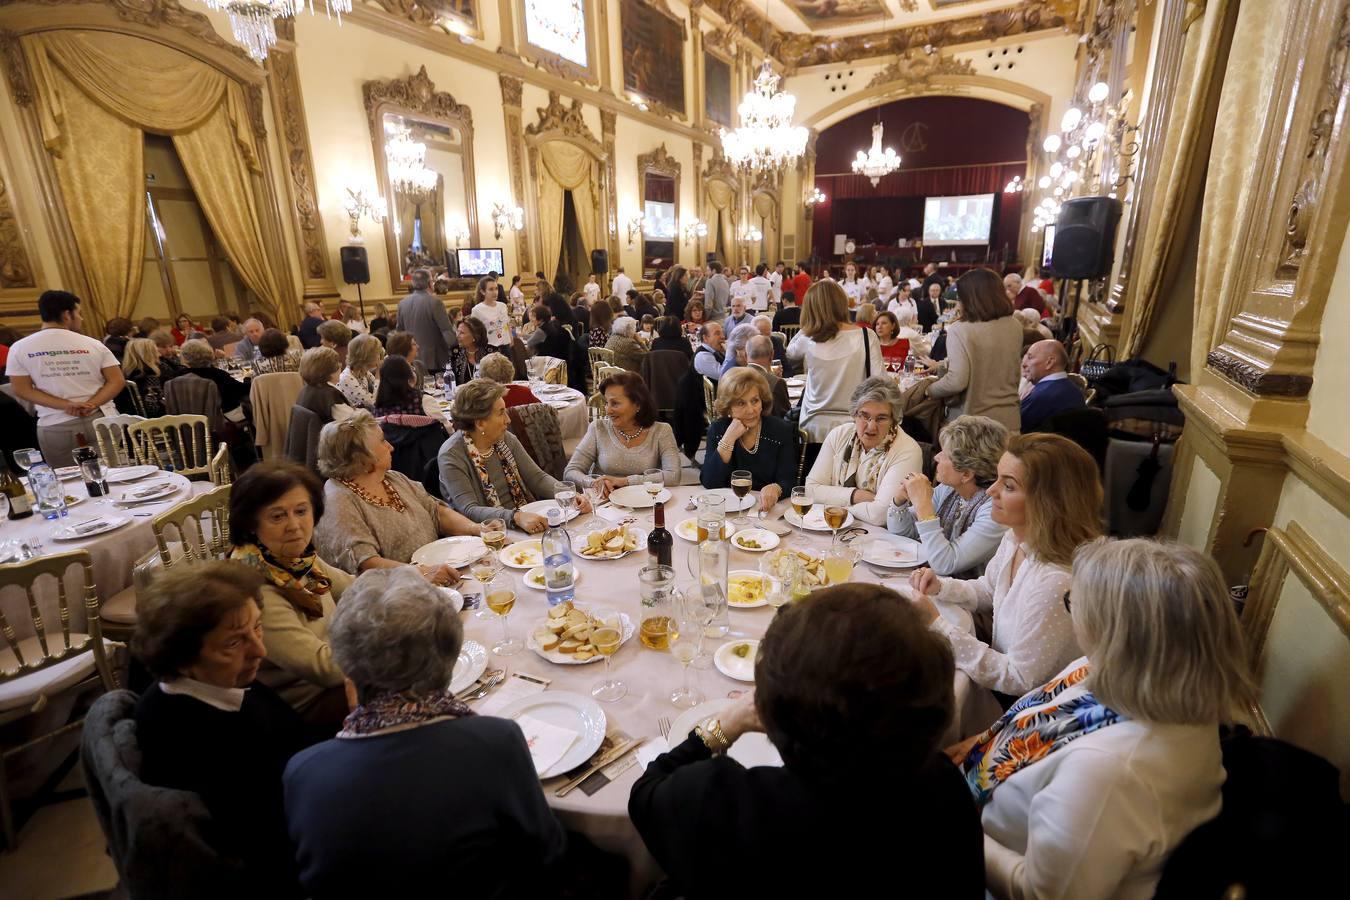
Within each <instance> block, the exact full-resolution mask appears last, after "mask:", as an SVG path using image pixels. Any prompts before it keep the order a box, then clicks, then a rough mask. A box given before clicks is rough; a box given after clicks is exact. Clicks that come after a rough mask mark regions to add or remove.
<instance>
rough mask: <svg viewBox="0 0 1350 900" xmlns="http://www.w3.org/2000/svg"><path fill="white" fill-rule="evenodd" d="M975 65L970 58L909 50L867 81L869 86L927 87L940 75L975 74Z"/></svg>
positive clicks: (903, 88) (904, 88) (906, 88)
mask: <svg viewBox="0 0 1350 900" xmlns="http://www.w3.org/2000/svg"><path fill="white" fill-rule="evenodd" d="M974 74H975V66H974V65H973V64H971V62H970V60H968V59H954V58H952V57H950V56H947V55H945V54H942V53H925V52H923V51H922V50H909V51H906V52H905V53H904V54H902V55H901V56H900V57H899V58H898V59H896V60H895V61H894V62H892V63H891V64H890V65H888V66H886V68H884V69H882V70H881V71H880V72H878V73H877V74H876V75H875V76H874V77H873V78H872V80H871V81H869V82H868V83H867V86H868V87H869V88H873V87H877V86H879V85H883V84H884V85H893V86H895V87H897V88H900V89H902V90H908V89H911V88H922V87H926V86H927V85H928V84H929V83H931V82H932V80H933V78H934V77H935V76H938V75H974Z"/></svg>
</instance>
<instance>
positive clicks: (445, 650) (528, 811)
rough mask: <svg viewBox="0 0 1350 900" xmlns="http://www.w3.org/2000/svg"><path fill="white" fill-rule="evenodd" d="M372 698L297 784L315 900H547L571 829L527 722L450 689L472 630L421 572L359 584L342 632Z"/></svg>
mask: <svg viewBox="0 0 1350 900" xmlns="http://www.w3.org/2000/svg"><path fill="white" fill-rule="evenodd" d="M329 642H330V644H331V646H332V649H333V658H334V659H335V660H336V661H337V664H338V665H339V666H341V667H342V671H343V672H344V673H345V674H346V676H347V683H348V686H349V689H350V690H354V691H355V695H356V700H357V702H358V705H357V706H356V708H355V709H354V710H352V713H351V715H349V716H347V719H346V721H345V722H344V723H343V726H342V730H341V731H340V732H338V735H337V737H336V738H334V739H332V740H329V741H324V742H323V743H321V744H316V745H315V746H313V747H310V748H309V749H307V750H305V751H303V752H301V753H298V754H296V756H294V757H293V758H292V759H291V761H290V763H289V764H288V765H287V766H286V773H285V776H284V779H283V783H284V786H285V794H286V819H287V823H288V827H289V830H290V833H291V835H292V838H293V839H294V841H295V844H296V848H295V849H296V861H297V863H298V864H299V868H300V882H301V886H302V887H303V888H304V890H305V892H306V894H307V895H308V896H311V897H358V896H364V897H374V896H381V895H385V894H387V893H388V892H389V888H390V886H391V885H393V884H397V885H398V886H399V888H400V890H402V891H408V892H409V893H410V894H412V895H413V896H431V895H435V894H443V893H444V892H445V887H446V879H447V878H450V879H451V880H453V881H454V883H455V893H456V894H462V895H463V896H468V897H538V896H544V895H545V894H546V893H547V891H548V888H547V885H548V883H549V881H550V880H551V877H550V876H552V877H556V873H554V872H550V871H549V869H550V867H551V866H553V865H554V864H555V863H557V862H558V861H560V859H561V858H562V856H563V854H564V852H565V849H566V846H567V838H566V833H565V832H564V831H563V828H562V826H561V825H560V824H559V822H558V820H557V819H556V818H555V817H554V815H553V812H552V811H551V810H550V809H549V806H548V803H547V802H546V801H545V799H544V794H543V791H541V790H540V788H539V778H538V776H537V775H536V774H535V767H534V763H533V762H532V761H531V759H530V749H529V747H528V746H527V745H526V743H525V736H524V734H522V732H521V729H520V726H519V725H517V724H516V723H515V722H514V721H512V720H511V719H508V718H503V717H500V716H478V715H475V714H474V713H473V711H472V710H471V709H469V708H468V707H467V706H465V705H464V704H463V703H461V702H460V701H458V700H456V699H455V697H454V694H453V693H451V692H450V690H449V687H448V685H449V684H450V677H451V674H452V673H453V671H454V667H455V660H456V658H457V657H458V655H459V651H460V647H461V646H462V645H463V642H464V630H463V625H462V624H461V623H460V620H459V616H458V615H456V613H455V608H454V607H453V606H452V605H451V604H450V603H449V601H448V600H446V599H445V597H444V596H442V595H441V593H440V592H439V591H437V590H435V589H434V588H432V587H430V586H429V585H427V584H426V583H425V582H424V581H422V580H421V579H420V578H418V577H417V576H416V574H414V573H413V572H411V571H410V570H408V569H382V570H375V571H371V572H366V573H364V574H363V575H361V576H360V577H359V578H357V579H356V581H354V582H353V583H352V585H351V586H350V588H348V591H347V593H346V595H345V596H344V597H343V600H342V604H341V606H339V607H338V609H337V612H336V613H335V614H334V615H333V621H332V625H331V626H330V628H329Z"/></svg>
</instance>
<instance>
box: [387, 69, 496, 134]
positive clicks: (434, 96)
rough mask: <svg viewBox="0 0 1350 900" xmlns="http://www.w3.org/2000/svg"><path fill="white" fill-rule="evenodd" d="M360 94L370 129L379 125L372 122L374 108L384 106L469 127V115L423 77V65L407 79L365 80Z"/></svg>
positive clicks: (471, 116)
mask: <svg viewBox="0 0 1350 900" xmlns="http://www.w3.org/2000/svg"><path fill="white" fill-rule="evenodd" d="M361 92H362V94H363V95H364V97H365V101H366V115H367V116H369V117H370V123H371V128H372V129H375V128H376V127H377V126H378V125H379V122H378V121H377V119H376V116H377V112H376V110H377V107H379V106H380V105H381V104H385V103H387V104H391V105H393V106H397V107H399V108H400V109H403V110H406V111H407V112H410V113H414V114H416V115H420V116H427V117H429V118H433V119H443V120H447V121H449V122H452V123H460V124H463V125H464V126H465V127H473V112H472V111H471V110H470V109H469V107H468V106H466V105H464V104H462V103H459V102H457V101H456V100H455V98H454V97H453V96H451V95H450V94H448V93H446V92H445V91H438V90H436V85H435V84H434V83H433V82H432V80H431V77H430V76H429V75H427V67H426V66H422V67H421V68H419V69H418V70H417V73H416V74H415V75H409V76H408V77H407V78H396V79H392V80H389V81H379V80H376V81H367V82H366V83H365V84H363V85H361Z"/></svg>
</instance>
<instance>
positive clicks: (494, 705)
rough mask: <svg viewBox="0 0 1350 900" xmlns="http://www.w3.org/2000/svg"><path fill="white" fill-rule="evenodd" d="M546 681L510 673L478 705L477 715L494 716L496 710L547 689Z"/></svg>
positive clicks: (518, 673) (531, 676)
mask: <svg viewBox="0 0 1350 900" xmlns="http://www.w3.org/2000/svg"><path fill="white" fill-rule="evenodd" d="M548 684H549V683H548V680H547V679H543V678H535V677H534V676H533V675H528V676H526V675H522V674H521V673H520V672H512V673H511V676H510V677H509V678H507V679H506V681H504V682H502V684H501V686H500V687H498V688H497V689H496V690H495V691H493V692H492V693H491V694H488V695H487V696H486V697H484V698H483V699H482V700H481V701H479V705H478V714H479V715H480V716H495V715H496V714H497V710H499V709H501V708H502V707H504V706H506V705H507V704H508V703H511V702H512V701H515V700H519V699H520V698H521V697H530V696H533V695H534V694H538V693H539V692H540V691H542V690H544V688H546V687H548Z"/></svg>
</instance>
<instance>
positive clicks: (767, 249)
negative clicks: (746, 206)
mask: <svg viewBox="0 0 1350 900" xmlns="http://www.w3.org/2000/svg"><path fill="white" fill-rule="evenodd" d="M753 206H754V208H755V218H757V219H759V230H760V231H762V232H763V233H764V239H763V240H762V241H760V244H759V248H760V249H759V254H758V258H757V259H755V260H754V261H753V262H770V263H771V262H773V258H774V257H776V256H777V255H778V251H777V250H775V249H774V248H775V247H777V246H778V214H777V211H778V204H777V203H776V202H774V199H773V195H772V194H763V193H761V194H756V195H755V199H754V203H753Z"/></svg>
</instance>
